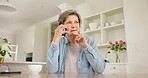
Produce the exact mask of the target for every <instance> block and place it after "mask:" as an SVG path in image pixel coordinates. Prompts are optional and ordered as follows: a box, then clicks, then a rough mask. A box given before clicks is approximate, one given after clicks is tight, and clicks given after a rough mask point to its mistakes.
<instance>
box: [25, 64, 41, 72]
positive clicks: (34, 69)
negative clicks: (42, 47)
mask: <svg viewBox="0 0 148 78" xmlns="http://www.w3.org/2000/svg"><path fill="white" fill-rule="evenodd" d="M27 68H28V70H29V72H30V73H32V74H38V73H40V72H41V70H42V65H28V66H27Z"/></svg>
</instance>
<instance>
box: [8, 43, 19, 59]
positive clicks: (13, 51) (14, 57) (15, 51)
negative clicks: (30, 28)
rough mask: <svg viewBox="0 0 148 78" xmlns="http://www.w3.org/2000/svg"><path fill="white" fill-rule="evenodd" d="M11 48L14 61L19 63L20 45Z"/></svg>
mask: <svg viewBox="0 0 148 78" xmlns="http://www.w3.org/2000/svg"><path fill="white" fill-rule="evenodd" d="M10 47H11V49H12V50H11V51H10V53H11V55H12V61H17V53H18V45H10Z"/></svg>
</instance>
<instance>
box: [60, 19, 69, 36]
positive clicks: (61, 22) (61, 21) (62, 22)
mask: <svg viewBox="0 0 148 78" xmlns="http://www.w3.org/2000/svg"><path fill="white" fill-rule="evenodd" d="M61 24H63V25H64V21H63V20H59V25H61ZM64 31H67V28H65V29H64ZM65 35H66V33H64V34H62V36H63V37H65Z"/></svg>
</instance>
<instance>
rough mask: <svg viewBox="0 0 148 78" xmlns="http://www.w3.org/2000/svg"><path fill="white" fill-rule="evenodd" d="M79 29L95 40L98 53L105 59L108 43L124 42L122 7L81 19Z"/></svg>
mask: <svg viewBox="0 0 148 78" xmlns="http://www.w3.org/2000/svg"><path fill="white" fill-rule="evenodd" d="M81 29H82V31H81V32H82V33H84V34H86V35H89V36H91V37H93V38H94V39H95V41H96V44H97V45H98V47H99V49H100V52H102V55H103V57H105V54H106V52H107V51H108V48H107V47H108V46H109V44H108V41H116V40H123V41H126V40H125V39H126V37H125V24H124V11H123V7H122V6H120V7H117V8H113V9H110V10H107V11H103V12H101V13H97V14H94V15H91V16H88V17H85V18H83V21H82V27H81ZM103 52H104V53H103Z"/></svg>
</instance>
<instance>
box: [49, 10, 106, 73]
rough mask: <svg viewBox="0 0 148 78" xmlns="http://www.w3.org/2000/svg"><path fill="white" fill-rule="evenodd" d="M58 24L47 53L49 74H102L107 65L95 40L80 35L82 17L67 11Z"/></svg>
mask: <svg viewBox="0 0 148 78" xmlns="http://www.w3.org/2000/svg"><path fill="white" fill-rule="evenodd" d="M58 22H59V26H58V27H57V28H56V29H55V34H54V37H53V41H52V42H51V44H50V47H49V49H48V53H47V69H48V72H49V73H102V72H103V71H104V69H105V65H106V64H105V62H104V59H103V58H102V56H101V55H100V54H99V50H98V47H97V46H96V44H95V41H94V39H93V38H92V37H90V36H86V35H83V34H80V24H81V18H80V15H79V14H78V13H77V12H76V11H74V10H67V11H65V12H63V13H61V14H60V15H59V18H58ZM65 29H66V31H65ZM64 33H66V35H65V36H64V37H63V36H62V34H64Z"/></svg>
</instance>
